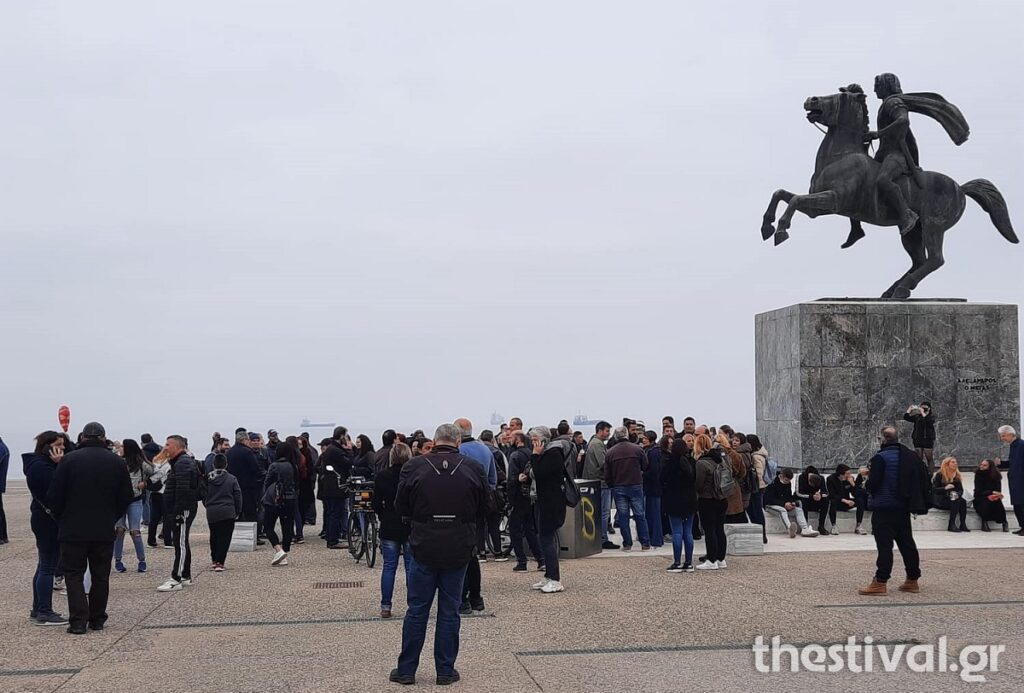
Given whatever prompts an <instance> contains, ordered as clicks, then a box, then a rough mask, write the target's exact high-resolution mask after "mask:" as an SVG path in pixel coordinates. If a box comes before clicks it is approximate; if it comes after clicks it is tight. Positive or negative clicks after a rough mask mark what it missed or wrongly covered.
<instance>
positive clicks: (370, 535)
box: [364, 515, 380, 568]
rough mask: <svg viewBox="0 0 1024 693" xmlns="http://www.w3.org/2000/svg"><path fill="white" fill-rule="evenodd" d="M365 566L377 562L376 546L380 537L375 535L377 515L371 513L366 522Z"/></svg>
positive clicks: (370, 566) (369, 566)
mask: <svg viewBox="0 0 1024 693" xmlns="http://www.w3.org/2000/svg"><path fill="white" fill-rule="evenodd" d="M364 543H365V544H366V567H367V568H372V567H373V566H374V564H375V563H377V548H378V546H379V545H380V539H379V538H378V536H377V516H376V515H371V516H370V518H369V519H368V520H367V522H366V541H365V542H364Z"/></svg>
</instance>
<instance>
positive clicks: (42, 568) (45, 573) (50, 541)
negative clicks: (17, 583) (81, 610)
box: [32, 513, 60, 616]
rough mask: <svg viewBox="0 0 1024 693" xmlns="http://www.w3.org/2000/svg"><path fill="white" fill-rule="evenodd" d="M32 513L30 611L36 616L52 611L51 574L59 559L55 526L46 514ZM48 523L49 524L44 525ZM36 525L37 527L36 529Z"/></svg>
mask: <svg viewBox="0 0 1024 693" xmlns="http://www.w3.org/2000/svg"><path fill="white" fill-rule="evenodd" d="M36 516H37V513H32V532H33V533H34V534H35V535H36V553H37V554H38V557H39V558H38V560H37V561H36V572H35V575H33V576H32V611H34V612H36V615H37V616H44V615H46V614H51V613H53V575H54V573H55V572H56V570H57V561H58V560H59V559H60V544H59V543H58V542H57V528H56V526H55V525H54V521H53V520H52V519H50V517H49V516H48V515H44V516H42V517H39V518H38V519H37V517H36ZM46 523H48V524H49V525H50V526H46ZM37 527H38V529H37Z"/></svg>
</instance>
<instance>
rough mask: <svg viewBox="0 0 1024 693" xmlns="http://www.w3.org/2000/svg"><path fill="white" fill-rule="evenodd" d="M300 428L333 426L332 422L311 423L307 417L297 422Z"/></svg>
mask: <svg viewBox="0 0 1024 693" xmlns="http://www.w3.org/2000/svg"><path fill="white" fill-rule="evenodd" d="M299 427H300V428H333V427H334V424H333V423H313V422H312V421H310V420H309V419H303V420H302V423H301V424H299Z"/></svg>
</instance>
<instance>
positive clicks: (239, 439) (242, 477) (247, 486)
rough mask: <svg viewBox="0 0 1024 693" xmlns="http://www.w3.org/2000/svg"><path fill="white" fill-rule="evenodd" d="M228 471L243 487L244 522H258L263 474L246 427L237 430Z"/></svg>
mask: <svg viewBox="0 0 1024 693" xmlns="http://www.w3.org/2000/svg"><path fill="white" fill-rule="evenodd" d="M227 458H228V472H230V473H231V474H233V475H234V477H235V478H236V479H238V485H239V486H240V487H241V489H242V522H256V519H257V512H258V510H259V504H258V501H259V496H260V492H261V491H262V490H263V489H262V485H263V484H262V480H261V477H262V474H261V472H260V463H259V460H257V459H256V453H255V452H253V451H252V448H251V447H250V445H249V433H248V431H246V430H245V429H244V428H240V429H238V431H236V432H235V444H234V445H232V446H231V449H230V450H228V452H227Z"/></svg>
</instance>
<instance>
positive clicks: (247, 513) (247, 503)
mask: <svg viewBox="0 0 1024 693" xmlns="http://www.w3.org/2000/svg"><path fill="white" fill-rule="evenodd" d="M256 495H257V493H256V491H255V490H252V491H249V490H247V489H242V518H241V519H242V522H256V521H257V516H258V515H259V512H258V510H259V508H258V505H257V503H256Z"/></svg>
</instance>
